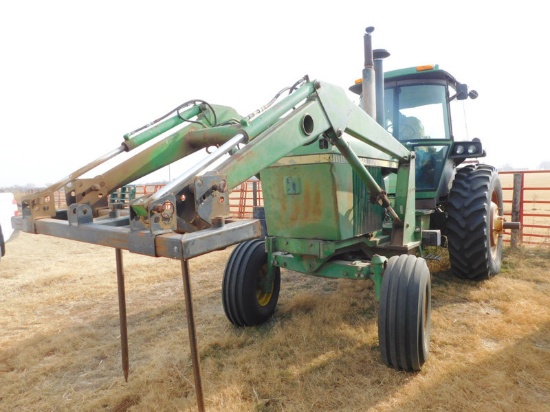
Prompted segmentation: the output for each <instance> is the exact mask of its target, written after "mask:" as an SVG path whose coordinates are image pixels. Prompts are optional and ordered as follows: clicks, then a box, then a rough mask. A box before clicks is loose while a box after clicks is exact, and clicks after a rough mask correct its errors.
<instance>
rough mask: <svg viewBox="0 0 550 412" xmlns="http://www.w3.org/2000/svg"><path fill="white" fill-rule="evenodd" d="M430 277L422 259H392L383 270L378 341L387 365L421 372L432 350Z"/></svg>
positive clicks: (414, 257)
mask: <svg viewBox="0 0 550 412" xmlns="http://www.w3.org/2000/svg"><path fill="white" fill-rule="evenodd" d="M431 296H432V292H431V277H430V271H429V269H428V265H427V264H426V261H425V260H424V259H423V258H419V257H416V256H414V255H401V256H392V257H391V258H390V259H389V260H388V265H387V267H386V269H385V270H384V275H383V278H382V288H381V290H380V303H379V309H378V339H379V341H380V351H381V353H382V360H383V361H384V363H385V364H386V365H388V366H389V367H392V368H394V369H397V370H404V371H407V372H415V371H419V370H420V369H421V368H422V365H423V364H424V362H425V361H426V358H427V357H428V353H429V350H430V329H431V320H430V317H431V307H432V304H431Z"/></svg>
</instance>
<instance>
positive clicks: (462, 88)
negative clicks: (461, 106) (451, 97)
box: [456, 83, 468, 100]
mask: <svg viewBox="0 0 550 412" xmlns="http://www.w3.org/2000/svg"><path fill="white" fill-rule="evenodd" d="M456 98H457V100H466V99H467V98H468V85H466V84H463V83H458V84H457V85H456Z"/></svg>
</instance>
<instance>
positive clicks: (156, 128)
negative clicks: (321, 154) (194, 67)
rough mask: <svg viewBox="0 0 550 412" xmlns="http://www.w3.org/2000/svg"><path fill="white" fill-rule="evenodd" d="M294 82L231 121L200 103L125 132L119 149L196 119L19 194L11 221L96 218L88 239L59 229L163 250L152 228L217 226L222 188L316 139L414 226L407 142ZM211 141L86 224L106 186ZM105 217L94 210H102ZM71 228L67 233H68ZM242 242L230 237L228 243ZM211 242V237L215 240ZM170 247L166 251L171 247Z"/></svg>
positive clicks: (349, 106) (163, 231)
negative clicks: (60, 206)
mask: <svg viewBox="0 0 550 412" xmlns="http://www.w3.org/2000/svg"><path fill="white" fill-rule="evenodd" d="M298 83H301V84H300V85H299V87H296V88H295V90H294V89H293V90H291V93H290V94H289V95H288V96H287V97H285V98H283V99H282V100H281V101H280V102H278V103H277V104H275V105H273V106H272V107H269V108H267V109H265V110H264V111H263V112H262V113H260V114H259V115H256V116H248V117H245V118H240V119H236V117H237V115H236V112H235V111H234V110H233V109H231V108H228V107H224V106H210V105H208V107H209V110H205V109H204V105H194V106H192V107H191V108H190V109H187V110H186V111H185V112H182V113H179V112H178V115H177V116H174V117H172V118H170V119H167V120H164V121H162V122H159V123H158V124H155V125H153V127H151V128H149V129H146V130H145V131H143V132H140V133H139V134H136V135H135V136H134V137H132V138H131V139H130V137H131V136H128V135H127V136H125V138H126V139H127V140H126V142H124V143H123V144H122V145H121V147H122V148H123V149H124V150H125V151H126V150H131V149H132V148H134V147H137V146H139V145H141V144H143V143H145V142H147V141H149V140H151V139H152V138H154V137H156V136H158V135H160V134H162V133H165V132H167V131H169V130H170V129H171V128H173V127H175V126H177V125H179V124H181V123H183V121H185V120H188V119H191V118H193V119H196V120H193V123H191V124H190V125H188V126H186V127H183V128H182V129H180V130H177V131H175V132H173V133H171V134H170V135H169V136H168V137H166V138H164V139H163V140H161V141H160V142H158V143H156V144H155V145H153V146H151V147H150V148H148V149H147V150H145V151H143V152H141V153H138V154H137V155H136V156H134V157H132V158H131V159H129V160H127V161H125V162H123V163H121V164H120V165H118V166H116V167H114V168H113V169H111V170H109V171H107V172H106V173H104V174H102V175H100V176H98V177H96V178H93V179H78V178H77V177H78V176H76V175H77V174H78V173H84V172H86V171H88V169H89V167H85V168H83V169H79V171H77V172H78V173H76V172H75V173H73V174H72V175H70V177H69V178H67V179H65V180H63V181H61V182H58V184H56V185H53V186H52V187H50V188H48V189H46V190H45V191H44V192H42V193H39V194H34V195H32V196H31V197H30V198H27V199H24V201H23V204H24V207H23V216H22V218H21V219H22V220H23V221H21V220H19V221H15V224H16V225H17V226H18V228H20V229H22V230H25V231H28V232H35V233H40V227H42V226H44V225H43V223H44V222H41V223H39V222H38V221H39V220H42V219H45V218H55V219H53V221H52V222H51V223H52V224H51V225H50V224H48V225H46V226H47V227H48V228H51V227H55V224H63V225H67V224H68V225H69V226H74V225H76V226H80V223H86V225H85V227H86V228H91V227H92V226H91V225H94V224H97V225H101V229H99V230H94V234H93V235H91V237H89V238H88V236H87V235H82V234H79V235H76V233H77V232H78V230H77V228H76V227H75V228H74V229H75V230H74V233H75V234H73V235H70V234H68V233H66V228H64V229H63V230H62V232H63V233H64V234H63V237H70V238H71V237H73V236H74V238H75V239H76V240H81V241H90V242H91V243H96V242H99V243H101V244H105V245H107V246H109V242H110V240H109V239H117V240H116V241H115V242H114V243H115V244H116V247H117V248H123V249H129V250H132V251H134V252H137V253H144V254H149V255H156V256H162V255H163V254H164V253H165V252H164V251H163V250H160V251H159V250H156V249H157V246H156V245H155V243H156V242H155V238H156V237H157V236H160V235H174V236H176V237H177V236H180V235H183V234H189V233H192V232H197V231H200V230H203V229H208V228H213V227H214V228H215V227H218V228H219V227H221V226H223V223H224V222H225V220H226V219H229V217H230V212H229V196H228V194H229V191H230V190H231V189H233V188H235V187H236V186H238V185H239V184H240V183H242V182H244V181H245V180H247V179H249V178H250V177H251V176H254V175H258V174H259V173H260V172H261V171H262V170H264V169H265V168H267V167H269V166H270V165H272V164H274V163H275V162H277V161H279V160H281V159H282V158H284V157H285V156H287V155H289V154H292V153H293V152H299V151H300V149H301V148H303V147H304V146H309V145H313V144H317V145H320V146H321V145H324V146H323V147H326V148H327V150H329V151H330V150H334V148H337V149H338V151H339V153H341V155H342V156H343V157H344V158H345V159H346V161H347V162H349V163H350V164H351V165H352V167H353V169H354V170H355V171H356V172H357V174H358V175H359V176H360V177H361V179H362V181H363V183H364V184H365V185H366V187H367V188H368V190H369V192H370V193H371V194H374V195H375V200H376V201H377V202H378V203H379V204H380V206H381V207H384V208H386V209H388V210H389V211H390V213H391V214H392V216H393V217H394V220H395V222H396V223H397V224H398V225H399V226H403V222H404V221H405V220H407V221H408V222H409V223H410V224H409V225H408V226H407V227H411V230H412V228H413V227H414V224H412V223H411V221H412V220H413V219H414V217H413V216H412V215H411V214H412V213H414V212H413V208H411V207H410V202H411V201H410V196H407V195H406V194H407V190H406V188H409V190H410V189H412V190H414V179H412V181H411V174H410V173H408V170H409V169H410V162H414V159H413V158H411V156H410V153H409V152H408V150H407V149H406V148H404V147H403V145H401V144H400V143H399V142H398V141H397V140H395V139H394V138H393V137H392V136H391V135H390V134H389V133H388V132H386V131H385V130H384V129H383V128H382V127H381V126H379V125H378V124H377V123H376V121H375V120H374V119H372V118H371V117H370V116H369V115H368V114H366V113H365V112H364V111H363V110H361V109H360V108H359V107H358V106H357V105H355V104H354V103H353V102H352V101H351V100H349V99H348V98H347V96H346V95H345V92H344V90H343V89H341V88H340V87H337V86H333V85H331V84H328V83H324V82H320V81H309V79H308V78H307V76H306V77H304V79H302V81H299V82H297V84H298ZM210 111H213V112H215V117H216V118H217V121H216V122H213V121H212V120H211V119H212V118H213V116H212V115H213V113H210ZM197 122H200V124H197ZM353 140H357V141H359V142H360V143H361V144H363V146H365V144H366V146H368V147H369V148H370V149H369V150H370V154H369V155H368V157H370V158H373V159H374V160H373V161H374V162H382V163H383V164H384V165H386V166H387V167H390V168H393V169H395V170H396V171H398V173H397V176H398V177H397V181H398V185H399V184H400V185H401V186H402V187H403V188H405V190H403V191H401V193H405V195H404V196H403V199H402V200H399V199H397V200H396V205H399V206H400V207H399V208H398V209H397V210H398V212H395V211H394V209H393V207H392V206H391V205H390V203H389V200H388V199H387V197H386V196H385V192H384V191H383V189H382V188H381V187H380V186H379V185H378V184H377V183H376V181H375V179H373V177H372V176H371V174H370V173H369V171H368V170H367V168H366V167H365V165H364V162H363V161H362V160H361V159H359V157H358V155H357V154H356V153H355V151H354V144H356V143H354V142H353ZM212 145H215V146H218V149H217V150H215V151H214V152H213V153H212V154H210V155H209V156H207V157H206V158H205V159H204V160H202V161H201V162H199V164H197V165H194V166H191V167H190V169H188V170H187V171H186V172H185V173H184V174H183V175H181V176H179V177H177V178H176V179H174V180H173V181H171V182H169V183H168V184H167V185H166V186H165V187H164V188H163V189H161V190H159V191H158V192H157V193H155V194H153V195H152V196H149V197H142V198H138V199H136V200H134V201H133V202H132V203H131V207H130V214H129V217H128V216H124V215H123V214H121V213H120V211H110V212H109V217H110V218H111V219H116V223H114V221H110V222H109V224H106V223H105V221H103V220H98V221H97V223H95V222H94V218H98V217H99V216H100V211H101V210H102V209H103V210H105V209H106V205H107V204H106V202H107V198H108V194H109V193H110V192H111V191H113V190H116V189H117V188H118V187H120V186H122V185H124V184H127V183H130V182H132V181H133V180H135V179H137V178H139V177H142V176H145V175H147V174H148V173H150V172H152V171H154V170H157V169H159V168H161V167H163V166H166V165H168V164H170V163H172V162H173V161H175V160H178V159H180V158H183V157H185V156H187V155H189V154H192V153H194V152H196V151H197V150H199V149H202V148H204V147H208V146H212ZM243 145H244V147H242V146H243ZM120 151H122V150H120ZM226 154H230V156H229V157H228V158H227V159H226V160H224V161H223V162H222V163H221V164H220V165H219V166H218V167H217V168H216V169H213V170H212V165H213V163H214V162H215V161H217V160H219V159H220V158H221V157H222V156H225V155H226ZM103 160H104V158H102V159H101V161H103ZM101 161H96V162H92V164H91V165H93V166H97V164H100V163H101ZM403 171H404V172H403ZM60 186H62V187H65V190H66V193H67V200H68V204H69V209H68V210H67V211H61V212H60V211H56V210H55V206H53V207H50V206H49V204H48V202H52V200H53V189H57V188H58V187H60ZM413 198H414V196H413ZM408 211H409V212H408ZM407 213H409V215H407ZM106 217H107V216H105V213H103V218H106ZM73 221H74V222H73ZM54 222H55V223H54ZM90 224H91V225H90ZM109 225H115V226H116V229H117V232H116V236H114V237H112V238H109V230H110V229H109ZM121 227H126V228H127V229H128V230H129V233H127V235H128V237H129V239H128V240H127V241H126V242H125V241H124V240H123V238H124V236H125V235H124V234H121V233H120V228H121ZM83 228H84V227H81V229H83ZM72 229H73V228H72V227H71V230H69V232H71V233H72V232H73V230H72ZM44 230H45V231H46V232H48V233H47V234H53V235H54V236H55V235H59V234H60V233H61V232H59V230H57V229H56V230H50V229H44ZM138 234H142V235H143V236H142V237H140V236H138ZM246 236H249V233H247V234H246ZM246 236H245V237H246ZM100 239H101V240H100ZM144 239H146V240H144ZM242 240H243V239H239V238H235V239H234V242H233V243H237V242H240V241H242ZM161 243H162V242H161ZM216 247H219V245H217V244H216ZM161 249H162V247H161ZM207 249H208V247H207ZM212 250H214V249H212ZM208 251H209V250H205V251H203V253H206V252H208ZM169 255H171V257H173V256H172V255H173V253H172V252H170V253H169Z"/></svg>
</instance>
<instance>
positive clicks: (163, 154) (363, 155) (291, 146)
mask: <svg viewBox="0 0 550 412" xmlns="http://www.w3.org/2000/svg"><path fill="white" fill-rule="evenodd" d="M372 30H373V29H372V28H368V29H367V32H366V34H365V37H364V40H365V67H364V69H363V76H362V79H361V81H360V82H358V83H357V84H356V85H354V86H352V88H351V90H352V91H355V92H356V93H359V94H360V95H361V102H360V105H357V104H356V103H355V102H353V101H352V100H351V99H349V97H348V95H347V92H346V91H345V90H344V89H342V88H341V87H338V86H335V85H331V84H329V83H325V82H322V81H319V80H310V79H309V77H308V76H304V77H302V78H300V79H298V81H296V83H294V84H293V85H291V86H289V87H287V88H285V89H283V90H282V91H281V92H279V93H278V94H277V95H276V96H275V98H274V99H272V100H271V101H270V102H269V103H268V104H267V105H265V106H262V107H261V108H260V109H258V110H256V111H254V112H252V113H251V114H249V115H248V116H242V115H240V114H239V113H237V111H236V110H234V109H233V108H231V107H229V106H221V105H215V104H210V103H208V102H205V101H203V100H189V101H187V102H185V103H183V104H181V105H179V106H178V107H176V108H175V109H173V110H172V111H171V112H169V113H167V114H166V115H164V116H162V117H160V118H157V120H155V121H153V122H150V123H147V124H146V125H145V126H143V127H141V128H139V129H136V130H134V131H132V132H130V133H128V134H126V135H124V140H123V142H122V143H121V144H120V146H118V147H116V148H115V149H114V150H111V151H110V152H108V153H106V154H105V155H104V156H101V157H100V158H98V159H96V160H95V161H92V162H91V163H89V164H87V165H85V166H83V167H81V168H80V169H78V170H76V171H74V172H73V173H71V174H69V175H68V176H67V177H66V178H64V179H62V180H60V181H59V182H57V183H55V184H53V185H51V186H50V187H48V188H46V189H44V190H42V191H40V192H37V193H32V194H29V195H27V196H25V197H24V198H23V199H22V213H21V214H20V215H19V216H17V217H13V218H12V226H13V228H14V229H17V230H22V231H25V232H27V233H34V234H43V235H49V236H54V237H62V238H65V239H71V240H75V241H80V242H88V243H93V244H99V245H103V246H108V247H112V248H114V249H115V252H116V253H115V257H116V265H117V282H118V288H119V314H120V328H121V334H120V336H121V348H122V350H121V354H122V362H123V369H124V372H125V377H127V375H128V367H129V363H128V339H127V336H128V335H127V331H126V308H125V289H124V272H123V262H122V253H121V251H122V250H123V249H124V250H128V251H129V252H132V253H139V254H143V255H147V256H151V257H166V258H172V259H179V260H181V261H182V277H183V283H184V289H185V292H186V293H185V295H186V305H187V310H186V313H187V319H188V326H189V335H190V346H191V353H192V358H193V367H194V370H193V371H194V375H195V382H196V387H197V393H198V398H199V399H200V398H202V393H201V391H202V390H201V389H200V372H199V371H200V369H199V359H198V355H197V353H198V352H197V349H196V338H195V332H194V330H195V326H194V318H193V310H192V298H191V290H190V281H189V266H188V264H187V261H188V260H190V259H192V258H195V257H197V256H200V255H203V254H206V253H210V252H213V251H217V250H220V249H224V248H226V247H229V246H232V245H237V246H236V247H235V248H234V249H233V251H232V253H231V255H230V257H229V260H228V262H227V265H226V267H225V270H224V277H223V282H222V304H223V309H224V312H225V314H226V316H227V318H228V319H229V320H230V322H231V323H233V324H234V325H236V326H239V327H243V326H253V325H258V324H261V323H263V322H266V321H267V320H268V319H269V318H270V317H271V316H272V315H273V313H274V311H275V308H276V305H277V300H278V297H279V291H280V281H281V269H287V270H293V271H296V272H301V273H304V274H308V275H313V276H321V277H327V278H333V279H334V278H342V279H358V280H361V279H363V280H364V279H366V280H371V281H372V282H373V283H374V295H375V297H376V298H377V299H378V300H379V311H378V333H379V341H380V350H381V354H382V359H383V361H384V363H385V364H387V365H388V366H390V367H392V368H395V369H399V370H406V371H417V370H420V369H421V367H422V365H423V364H424V362H425V361H426V359H427V356H428V352H429V342H430V313H431V276H430V272H429V269H428V266H427V263H426V260H425V259H424V258H423V257H422V256H423V255H424V253H425V248H426V246H447V247H448V248H449V254H450V258H451V265H452V268H453V271H454V273H455V274H456V275H458V276H460V277H462V278H468V279H475V280H480V279H487V278H489V277H490V276H492V275H494V274H496V273H498V271H499V269H500V263H501V256H502V234H503V230H504V229H506V228H513V227H515V225H516V224H515V223H506V222H505V221H504V218H503V216H502V215H503V206H502V203H503V202H502V189H501V186H500V181H499V177H498V173H497V171H496V169H495V168H494V167H492V166H487V165H482V164H474V163H471V162H465V161H466V160H468V159H476V158H479V157H483V156H484V155H485V152H484V151H483V148H482V145H481V142H480V141H479V140H477V139H474V140H472V141H460V140H456V141H455V135H454V130H455V128H454V127H453V126H454V124H453V123H452V122H451V109H452V108H453V106H454V105H455V104H456V103H457V102H460V101H463V100H465V99H467V98H475V97H477V93H476V92H475V91H468V88H467V86H466V85H464V84H461V83H459V82H458V81H456V79H455V78H454V77H453V76H451V75H450V74H449V73H447V72H445V71H443V70H440V69H439V68H438V67H437V66H424V67H415V68H409V69H403V70H397V71H391V72H387V73H384V72H383V68H382V61H383V59H384V58H385V57H387V56H388V55H389V54H388V53H387V52H386V51H384V50H375V51H373V50H372V44H371V33H372ZM283 92H288V95H287V96H283V94H284V93H283ZM165 133H166V134H165ZM156 138H159V139H160V140H159V141H157V142H155V143H154V144H152V145H151V146H149V147H146V148H145V149H144V150H142V151H139V153H137V154H136V155H134V156H133V157H129V158H128V159H126V160H124V161H123V162H122V163H120V164H118V165H116V166H114V167H112V168H111V169H109V170H107V171H104V172H103V173H101V174H99V175H96V176H95V177H91V178H86V177H84V176H85V175H86V174H87V173H88V172H91V171H93V170H94V169H95V168H97V167H98V166H100V165H102V164H104V163H105V162H107V161H109V160H110V159H112V158H114V157H115V156H118V155H120V154H122V153H125V152H129V151H131V150H133V149H135V148H137V147H139V146H141V145H143V144H144V143H147V142H150V141H152V140H153V139H156ZM209 148H210V149H212V148H214V150H212V151H210V150H208V149H209ZM204 149H207V150H206V152H207V155H206V157H204V158H202V159H201V160H199V161H197V158H191V157H188V156H190V155H191V154H193V153H196V152H198V151H200V150H204ZM180 159H186V160H189V161H190V163H191V159H193V160H192V161H193V163H191V164H189V168H188V169H187V170H186V171H185V172H184V173H183V174H182V175H180V176H178V177H176V178H175V179H173V180H171V181H170V182H169V183H168V184H166V185H165V186H164V187H162V188H161V189H159V190H158V191H157V192H155V193H154V194H151V195H147V196H142V197H139V198H133V197H132V198H131V199H128V202H120V201H115V202H113V201H112V202H109V199H113V197H114V198H115V200H116V199H117V195H116V193H118V192H117V191H120V190H121V188H128V187H130V186H128V185H131V184H132V182H135V181H136V180H137V179H140V178H143V177H145V176H147V175H149V174H150V173H152V172H154V171H155V170H158V169H160V168H162V167H164V166H167V165H169V164H171V163H173V162H175V161H178V160H180ZM465 163H466V165H464V164H465ZM252 176H258V177H259V178H260V179H261V183H262V192H263V198H264V210H263V212H264V216H265V219H264V223H265V227H264V229H265V230H262V227H261V224H260V221H261V219H260V220H259V219H248V220H245V219H235V218H234V217H233V216H232V214H231V211H230V207H229V194H230V191H231V190H232V189H234V188H236V187H238V186H239V185H240V184H241V183H243V182H245V181H247V180H248V179H249V178H251V177H252ZM60 190H64V191H65V198H66V202H67V205H68V206H67V208H66V209H59V210H58V209H57V206H56V204H55V201H54V199H55V194H56V192H58V191H60ZM118 200H120V199H118Z"/></svg>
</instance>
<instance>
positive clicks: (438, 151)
mask: <svg viewBox="0 0 550 412" xmlns="http://www.w3.org/2000/svg"><path fill="white" fill-rule="evenodd" d="M361 83H362V81H361V80H358V81H357V82H356V84H355V85H353V86H352V87H350V90H351V91H352V92H354V93H357V94H360V95H361ZM477 95H478V94H477V92H476V91H474V90H472V91H468V87H467V85H465V84H461V83H459V82H458V81H457V80H456V79H455V78H454V77H453V76H452V75H450V74H449V73H448V72H446V71H444V70H441V69H439V66H438V65H427V66H418V67H410V68H406V69H399V70H393V71H388V72H386V73H384V94H383V99H380V97H378V98H377V104H382V105H383V110H382V113H383V116H378V118H377V120H378V122H379V123H381V125H382V126H383V127H384V128H385V129H386V130H387V131H388V132H389V133H391V134H392V135H393V136H394V137H395V138H396V139H397V140H399V141H400V142H401V143H402V144H403V145H405V146H406V147H407V148H409V149H410V150H411V151H414V152H415V154H416V199H417V207H420V208H423V207H424V208H433V207H435V206H436V204H437V203H438V201H439V200H440V199H441V198H444V197H445V196H447V195H448V191H449V182H450V180H451V179H452V177H453V171H454V168H455V167H456V166H457V165H458V164H460V163H462V162H463V161H464V160H465V159H466V158H474V157H482V156H484V155H485V152H484V151H483V149H482V147H481V142H479V140H477V139H475V140H474V141H470V142H464V141H456V142H455V129H456V132H459V130H460V129H461V127H463V124H462V123H461V122H459V121H458V118H459V117H460V116H458V114H462V113H463V112H462V108H461V107H460V108H459V107H457V108H456V109H454V106H455V105H457V104H458V102H459V101H461V100H465V99H467V98H468V97H470V98H472V99H475V98H476V97H477ZM453 109H454V111H453ZM452 111H453V113H456V114H457V119H456V120H457V121H455V122H454V123H453V121H452V116H451V112H452ZM453 126H455V127H454V128H453ZM458 138H460V136H458ZM386 180H387V181H386V184H387V185H388V186H389V187H388V186H387V190H388V192H392V187H391V186H392V183H393V182H392V180H394V179H391V177H390V178H389V179H386Z"/></svg>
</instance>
